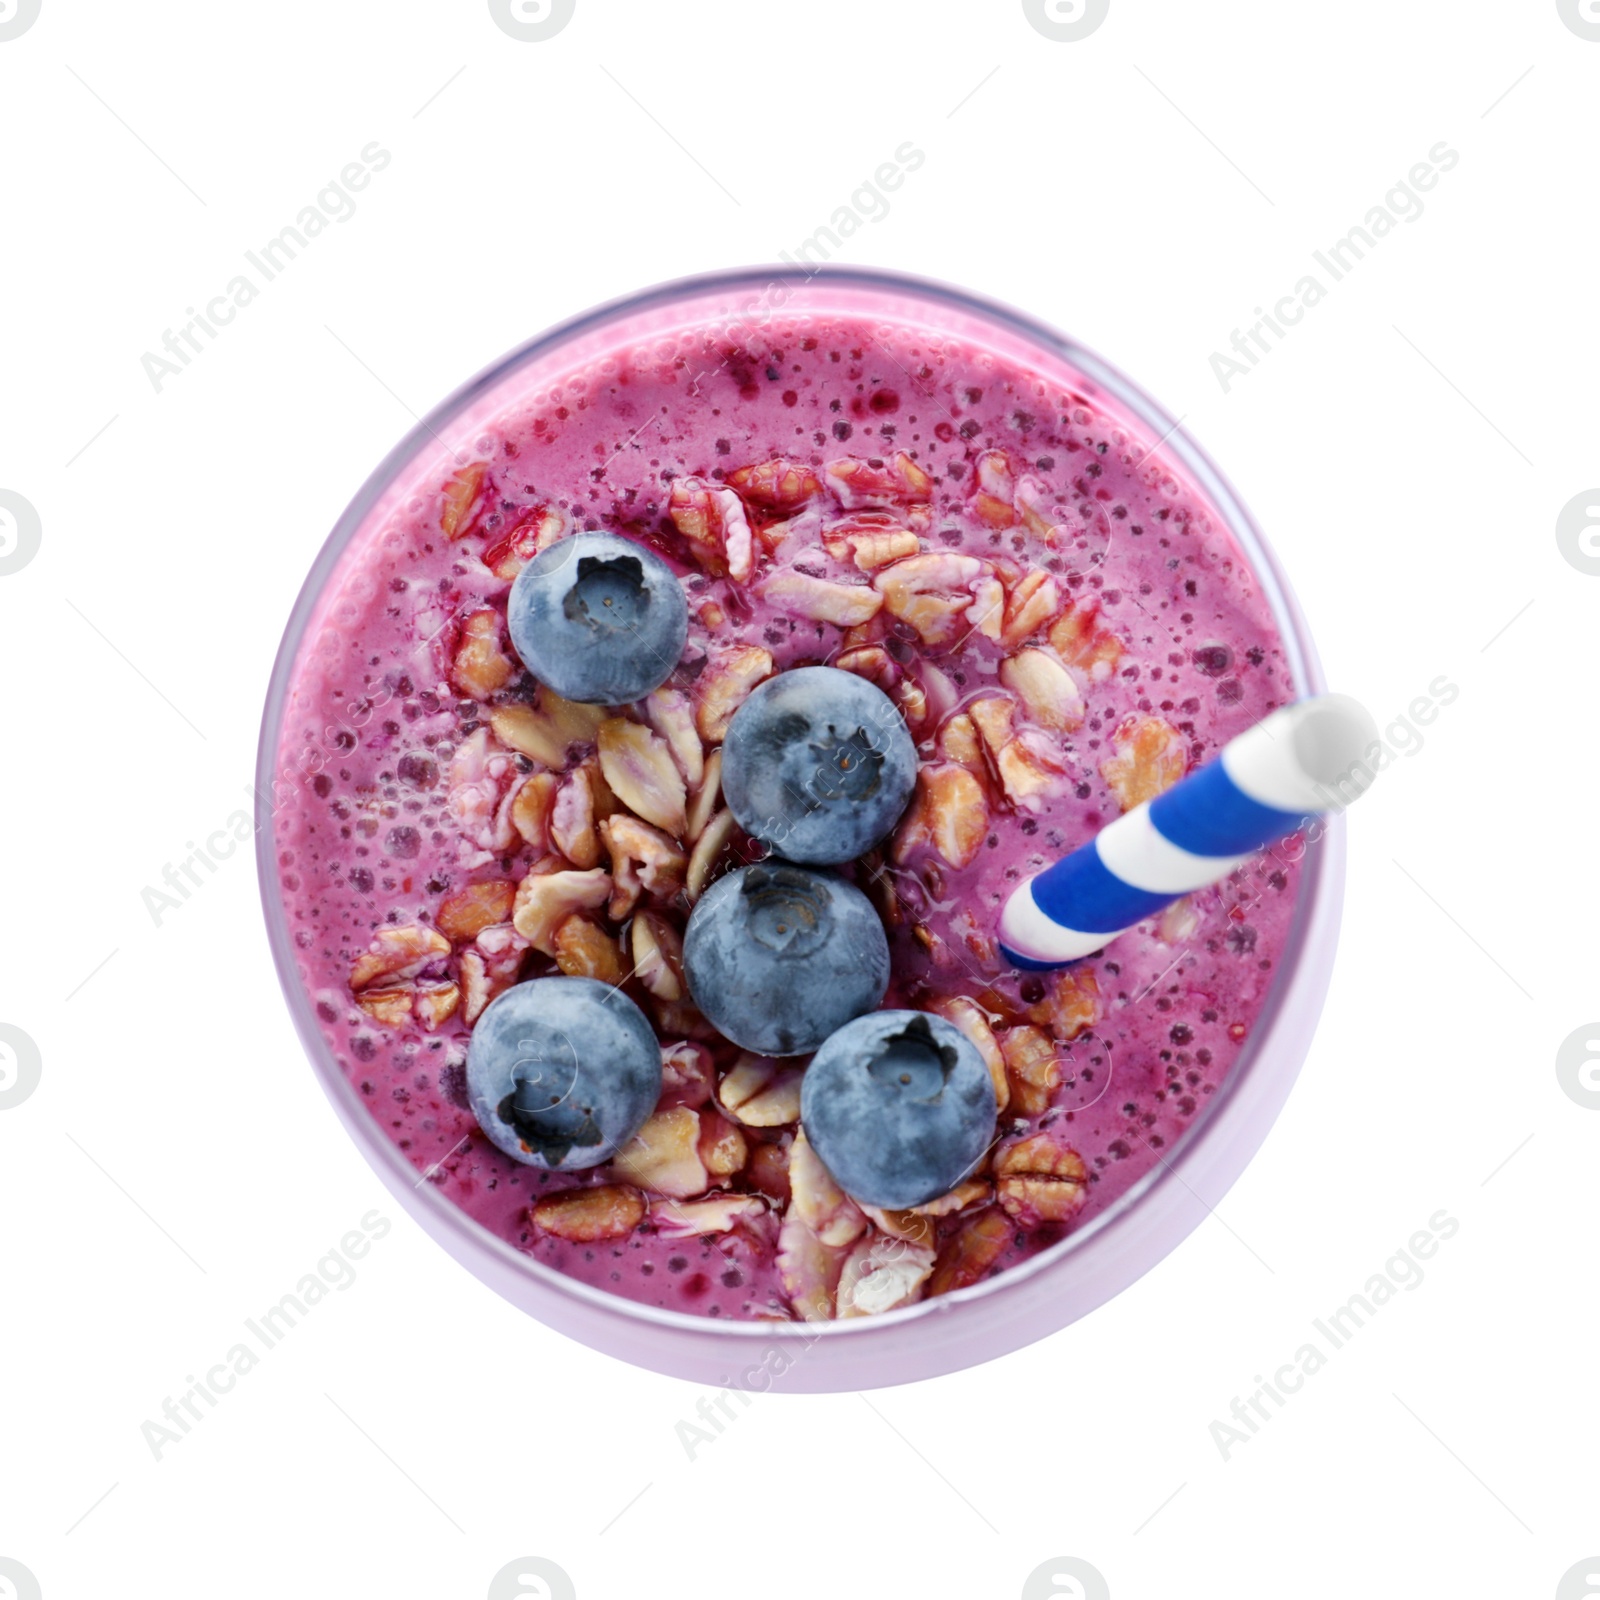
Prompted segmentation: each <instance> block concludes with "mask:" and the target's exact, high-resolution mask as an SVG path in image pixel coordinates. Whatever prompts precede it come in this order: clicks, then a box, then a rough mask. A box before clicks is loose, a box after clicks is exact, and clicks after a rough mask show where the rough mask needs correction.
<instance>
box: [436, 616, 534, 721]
mask: <svg viewBox="0 0 1600 1600" xmlns="http://www.w3.org/2000/svg"><path fill="white" fill-rule="evenodd" d="M516 671H517V668H516V663H515V662H513V661H512V659H511V657H510V656H508V655H507V654H506V653H505V652H504V651H503V650H502V649H501V648H500V614H499V612H497V611H492V610H490V609H489V608H488V607H487V606H486V607H484V608H483V609H482V610H481V611H474V612H473V613H472V615H471V616H469V617H468V618H467V619H466V621H465V622H463V623H462V624H461V643H460V644H459V645H458V646H457V648H456V656H455V660H454V662H452V663H451V667H450V681H451V683H452V684H454V685H455V688H456V690H457V692H458V693H461V694H464V695H466V696H467V697H468V698H469V699H472V700H487V699H488V698H489V696H490V695H492V694H493V693H494V692H495V690H496V689H503V688H505V686H506V685H507V684H508V683H510V682H511V680H512V678H513V677H515V676H516Z"/></svg>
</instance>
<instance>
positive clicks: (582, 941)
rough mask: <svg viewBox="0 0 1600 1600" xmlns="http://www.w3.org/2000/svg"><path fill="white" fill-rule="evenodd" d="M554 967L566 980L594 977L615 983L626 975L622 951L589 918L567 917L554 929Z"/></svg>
mask: <svg viewBox="0 0 1600 1600" xmlns="http://www.w3.org/2000/svg"><path fill="white" fill-rule="evenodd" d="M555 942H556V965H557V966H558V967H559V968H560V969H561V971H562V972H563V973H564V974H565V975H566V976H567V977H569V978H598V979H599V981H600V982H601V983H609V984H618V983H621V982H622V980H623V979H624V978H625V977H626V976H627V971H628V969H627V967H626V966H625V965H624V963H623V960H622V949H621V946H619V945H618V943H617V941H616V940H615V939H613V938H612V937H611V935H610V934H608V933H607V932H606V931H605V930H604V929H603V928H602V927H601V926H600V925H599V924H598V923H597V922H595V921H593V920H592V919H591V918H589V917H583V916H573V917H568V918H567V920H566V921H565V922H563V923H562V924H561V926H560V927H559V928H557V929H556V941H555Z"/></svg>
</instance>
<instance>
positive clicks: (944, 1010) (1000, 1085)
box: [928, 994, 1011, 1111]
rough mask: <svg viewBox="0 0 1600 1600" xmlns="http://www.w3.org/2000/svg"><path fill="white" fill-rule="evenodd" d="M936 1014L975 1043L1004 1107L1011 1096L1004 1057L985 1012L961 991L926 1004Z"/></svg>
mask: <svg viewBox="0 0 1600 1600" xmlns="http://www.w3.org/2000/svg"><path fill="white" fill-rule="evenodd" d="M928 1009H929V1010H930V1011H932V1012H933V1013H934V1014H935V1015H936V1016H940V1017H943V1018H944V1019H945V1021H946V1022H950V1023H954V1024H955V1026H956V1027H958V1028H959V1029H960V1030H961V1031H962V1032H963V1033H964V1034H966V1036H967V1037H968V1038H969V1039H970V1040H971V1041H972V1042H973V1044H974V1045H976V1046H977V1050H978V1054H979V1055H980V1056H982V1057H983V1064H984V1065H985V1066H986V1067H987V1068H988V1069H989V1077H990V1079H991V1080H992V1081H993V1083H994V1097H995V1100H996V1101H997V1103H998V1108H999V1109H1000V1110H1001V1111H1004V1110H1005V1108H1006V1106H1007V1105H1008V1104H1009V1103H1010V1100H1011V1087H1010V1085H1009V1083H1008V1082H1007V1081H1006V1063H1005V1057H1004V1056H1003V1055H1002V1054H1001V1053H1000V1042H999V1040H998V1039H996V1038H995V1036H994V1029H993V1028H991V1027H990V1026H989V1018H988V1016H987V1015H986V1014H985V1013H984V1012H983V1011H982V1010H981V1009H980V1008H979V1007H978V1006H976V1005H974V1004H973V1002H972V1001H970V1000H969V999H967V997H966V996H965V995H960V994H956V995H950V996H948V997H947V998H945V999H943V1000H936V1001H934V1003H933V1004H932V1005H931V1006H929V1007H928Z"/></svg>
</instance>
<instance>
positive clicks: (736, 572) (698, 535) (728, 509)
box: [667, 478, 755, 583]
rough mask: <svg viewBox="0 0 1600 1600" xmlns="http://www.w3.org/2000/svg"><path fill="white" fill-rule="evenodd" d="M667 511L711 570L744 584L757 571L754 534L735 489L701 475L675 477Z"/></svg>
mask: <svg viewBox="0 0 1600 1600" xmlns="http://www.w3.org/2000/svg"><path fill="white" fill-rule="evenodd" d="M667 514H668V515H669V516H670V517H671V518H672V520H673V522H674V523H675V524H676V526H677V529H678V532H679V533H681V534H682V535H683V536H684V538H686V539H687V540H688V541H689V542H690V544H691V545H692V546H693V547H694V553H695V558H696V559H697V560H698V561H699V562H700V564H701V566H703V567H704V568H705V569H706V570H707V571H708V572H712V573H715V574H717V575H718V576H721V575H722V574H723V573H726V574H727V575H728V576H729V577H730V578H732V579H733V580H734V581H735V582H736V583H743V582H744V581H745V580H746V579H747V578H748V577H749V576H750V574H751V573H752V572H753V571H755V537H754V535H753V534H752V533H751V532H750V521H749V519H748V518H747V517H746V516H745V514H744V506H743V505H742V504H741V502H740V500H739V497H738V495H736V494H735V493H734V492H733V490H732V489H724V488H722V487H721V486H720V485H719V484H714V483H707V482H705V481H704V480H703V479H701V478H674V479H673V481H672V492H671V493H670V495H669V496H668V498H667Z"/></svg>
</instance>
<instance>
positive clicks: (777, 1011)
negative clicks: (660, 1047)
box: [683, 861, 889, 1056]
mask: <svg viewBox="0 0 1600 1600" xmlns="http://www.w3.org/2000/svg"><path fill="white" fill-rule="evenodd" d="M683 970H684V975H685V977H687V979H688V981H689V993H690V994H691V995H692V996H693V998H694V1003H695V1004H696V1005H697V1006H699V1008H700V1009H701V1010H702V1011H703V1012H704V1013H705V1014H706V1016H707V1017H708V1018H709V1019H710V1021H711V1022H712V1023H713V1024H714V1025H715V1026H716V1027H717V1028H719V1029H720V1030H721V1031H722V1032H723V1033H724V1034H726V1035H727V1037H728V1038H730V1039H732V1040H733V1042H734V1043H735V1044H737V1045H742V1046H743V1047H744V1048H745V1049H746V1050H754V1051H757V1052H758V1053H760V1054H761V1055H767V1056H792V1055H800V1054H803V1053H804V1052H805V1051H807V1050H815V1049H816V1047H817V1046H818V1045H819V1044H821V1043H822V1041H823V1040H824V1039H826V1038H827V1037H828V1035H829V1034H830V1033H832V1032H833V1030H834V1029H835V1028H837V1027H839V1026H840V1025H841V1024H842V1023H845V1022H848V1021H849V1020H850V1019H851V1018H852V1017H858V1016H860V1015H861V1013H862V1012H863V1011H871V1010H872V1009H873V1007H875V1006H876V1005H877V1004H878V1003H879V1002H880V1001H881V1000H882V999H883V992H884V990H885V989H886V988H887V987H888V986H889V941H888V939H887V938H885V937H884V932H883V924H882V923H881V922H879V920H878V913H877V912H876V911H874V910H873V909H872V902H871V901H870V900H868V899H867V897H866V896H865V895H864V894H862V892H861V891H860V890H859V889H858V888H856V887H855V885H854V884H850V883H846V882H845V880H844V879H843V878H838V877H835V876H834V875H833V874H832V873H831V872H812V871H811V870H810V869H809V868H807V867H797V866H793V865H791V864H790V863H789V862H787V861H764V862H760V863H758V864H757V865H755V866H752V867H742V868H741V869H740V870H739V871H738V872H732V873H729V874H728V876H727V877H725V878H720V879H718V880H717V882H716V883H714V884H712V886H711V887H710V888H709V889H707V890H706V892H705V894H704V895H703V896H702V897H701V899H700V903H699V904H698V905H697V906H696V907H695V908H694V913H693V915H692V916H691V917H690V918H689V926H688V929H687V931H686V932H685V933H684V936H683Z"/></svg>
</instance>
